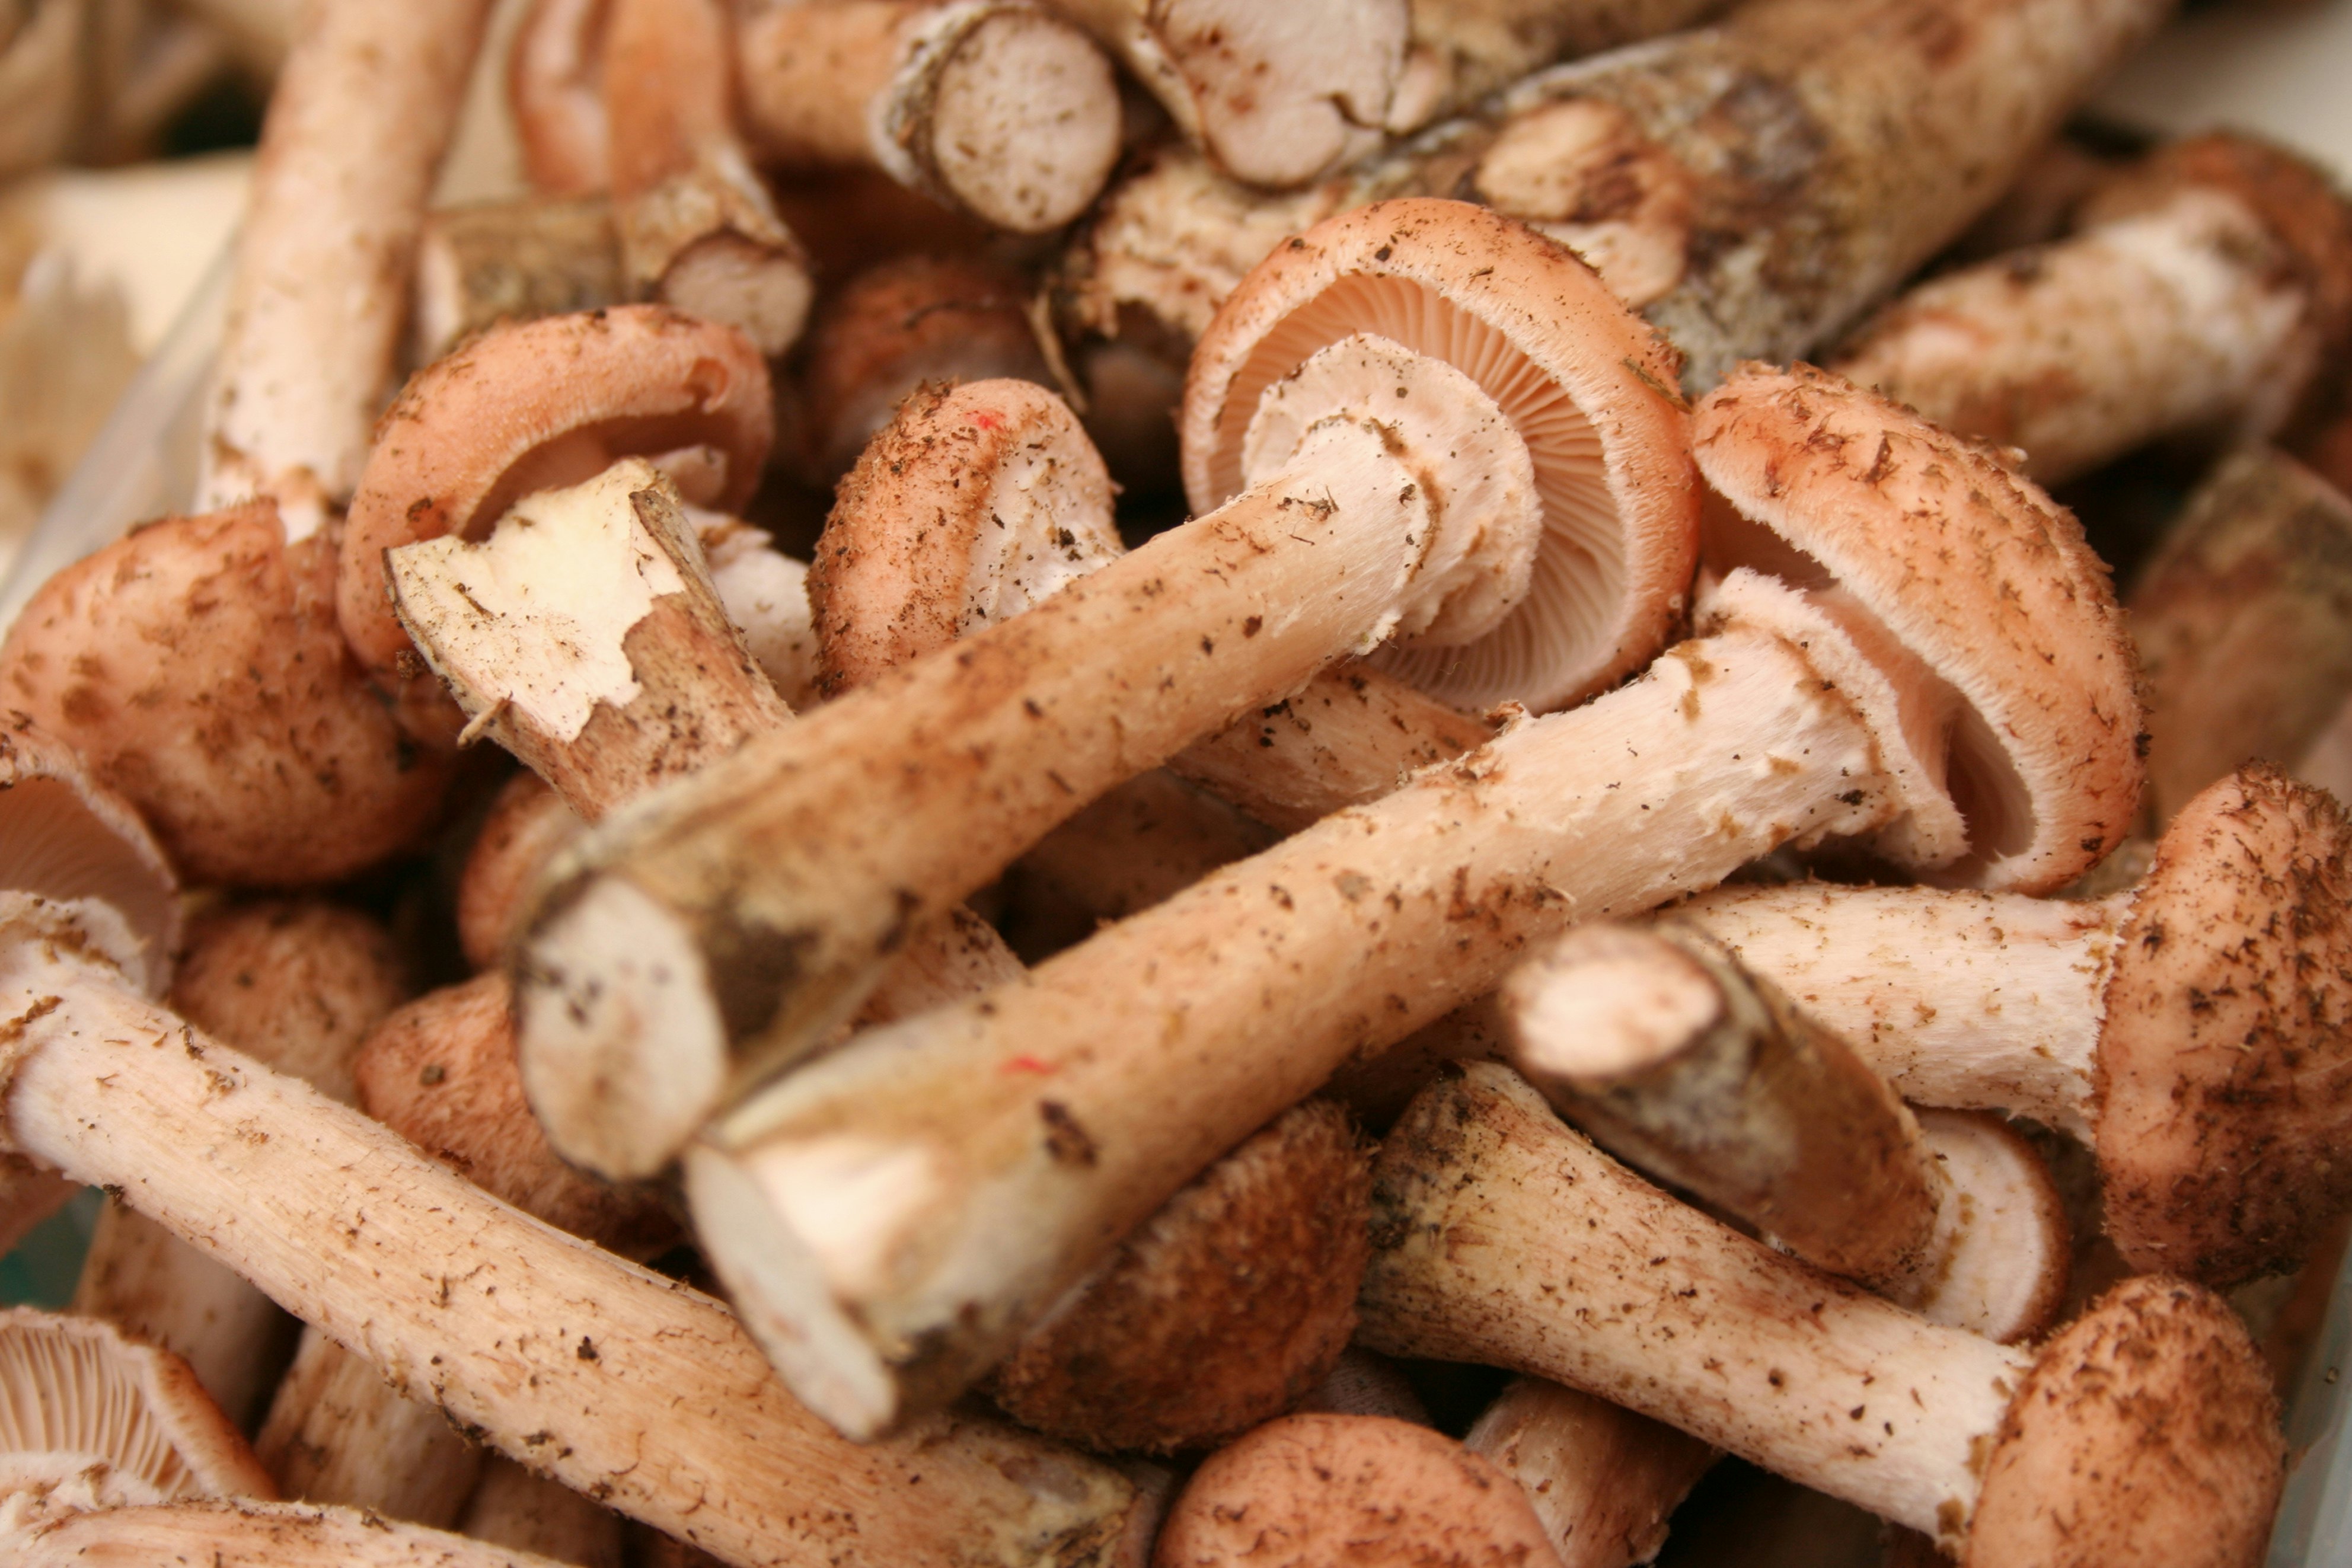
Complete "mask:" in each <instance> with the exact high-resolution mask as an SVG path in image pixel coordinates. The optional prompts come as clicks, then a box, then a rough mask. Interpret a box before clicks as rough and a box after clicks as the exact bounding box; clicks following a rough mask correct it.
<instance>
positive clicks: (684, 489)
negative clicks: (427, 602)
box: [336, 305, 775, 678]
mask: <svg viewBox="0 0 2352 1568" xmlns="http://www.w3.org/2000/svg"><path fill="white" fill-rule="evenodd" d="M774 421H775V413H774V408H773V399H772V392H771V389H770V387H769V383H768V366H767V361H764V360H762V359H761V357H760V351H759V350H758V349H756V348H754V347H753V346H752V345H751V340H750V339H748V338H746V337H744V336H743V335H742V334H741V333H740V332H738V331H737V330H735V329H733V328H731V327H723V326H720V325H719V324H718V323H717V322H713V321H702V320H697V319H694V318H693V317H690V316H682V315H679V314H678V313H677V311H674V310H670V309H667V308H664V307H662V306H659V305H623V306H616V307H614V308H611V309H605V310H589V311H583V312H582V313H580V314H577V315H572V316H547V317H542V318H541V319H538V320H536V321H528V322H524V323H522V324H520V325H519V326H510V327H500V328H497V329H493V330H491V331H488V332H485V333H484V334H482V336H480V337H478V338H477V339H475V340H473V341H472V342H470V343H467V345H465V346H464V347H463V348H461V349H459V350H457V352H455V353H453V354H450V355H448V356H447V357H446V358H444V359H440V360H436V361H434V362H433V363H432V364H430V365H427V366H426V367H425V369H423V370H421V371H418V372H417V373H416V374H415V376H413V377H411V378H410V380H409V382H408V385H407V387H406V388H405V389H404V390H403V391H402V392H401V394H400V396H399V398H398V399H397V400H396V401H395V402H394V403H393V405H392V407H391V408H390V409H389V410H387V411H386V412H385V413H384V416H383V419H382V420H381V421H379V422H378V423H377V425H376V439H375V446H374V448H373V450H372V451H371V452H370V453H369V454H368V461H367V466H366V468H365V469H363V470H362V472H361V475H360V481H359V487H358V489H357V490H356V491H355V492H354V493H353V494H352V507H351V513H350V515H349V517H347V518H346V520H345V522H344V525H343V548H342V570H341V577H340V580H339V581H338V583H337V593H336V605H337V610H338V612H339V613H340V615H341V621H342V628H343V635H344V636H345V637H346V638H348V639H349V640H350V642H351V645H352V652H353V653H356V654H357V655H358V656H359V659H360V662H361V663H362V664H364V665H366V666H367V667H368V668H369V669H370V670H371V671H373V672H375V673H376V674H378V676H379V678H383V677H384V676H386V675H389V674H394V671H395V665H396V663H397V661H398V660H399V656H400V654H401V653H403V652H404V651H406V650H407V649H408V647H409V641H408V633H407V632H404V631H403V630H402V629H401V625H400V622H399V620H398V619H397V618H396V617H394V614H393V612H392V602H391V598H390V591H391V584H390V581H389V580H388V579H387V577H386V575H385V571H384V565H383V552H384V551H385V550H387V549H392V548H394V546H397V545H404V544H412V543H414V542H415V541H416V540H418V539H429V538H440V537H441V536H442V535H444V534H452V533H454V534H457V535H460V536H464V537H474V536H475V535H477V534H478V532H480V531H482V530H486V529H487V528H488V527H489V526H490V525H491V524H493V523H495V522H497V521H498V519H499V517H501V516H503V515H504V514H505V512H506V510H507V508H508V507H510V506H512V505H513V504H514V503H515V502H516V501H518V500H520V499H521V498H522V497H524V496H527V495H530V493H531V492H533V491H535V490H549V489H557V488H561V487H562V486H570V485H576V484H579V483H580V482H582V481H583V480H586V479H592V478H593V477H595V476H597V475H599V474H601V473H603V472H604V470H605V469H606V468H608V467H610V466H611V465H612V464H613V463H614V460H615V459H617V458H621V457H627V456H646V457H656V458H659V457H661V456H662V455H665V454H692V456H691V457H690V458H688V459H687V460H684V461H676V460H673V461H667V462H661V463H657V464H656V466H659V467H662V468H664V469H666V470H667V471H668V472H669V473H670V476H671V477H672V478H673V479H675V480H677V486H678V489H679V491H680V493H681V494H682V495H684V497H686V499H687V500H688V501H691V502H693V503H695V504H696V505H698V506H706V507H718V508H720V509H722V510H730V511H732V510H739V509H740V507H742V505H743V503H744V502H746V501H748V500H750V499H751V492H752V491H753V490H754V489H755V488H757V487H758V485H759V482H760V474H761V468H762V467H763V466H764V465H766V463H767V460H768V444H769V442H770V441H771V440H772V439H773V437H774Z"/></svg>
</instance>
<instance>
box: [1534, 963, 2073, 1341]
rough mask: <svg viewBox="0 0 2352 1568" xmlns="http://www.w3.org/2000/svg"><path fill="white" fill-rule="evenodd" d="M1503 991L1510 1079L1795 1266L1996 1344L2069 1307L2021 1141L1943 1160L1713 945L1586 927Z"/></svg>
mask: <svg viewBox="0 0 2352 1568" xmlns="http://www.w3.org/2000/svg"><path fill="white" fill-rule="evenodd" d="M1500 996H1501V1003H1502V1010H1503V1013H1504V1016H1505V1017H1506V1018H1507V1019H1508V1021H1509V1027H1510V1032H1511V1038H1512V1050H1511V1061H1512V1064H1513V1065H1514V1066H1516V1067H1517V1069H1518V1070H1519V1071H1520V1072H1521V1073H1522V1074H1523V1075H1524V1076H1526V1078H1527V1079H1528V1082H1531V1083H1533V1084H1534V1085H1535V1086H1536V1087H1537V1088H1538V1090H1540V1091H1541V1092H1543V1094H1544V1096H1545V1098H1547V1099H1548V1100H1549V1101H1550V1102H1551V1103H1552V1105H1553V1106H1554V1107H1555V1108H1556V1109H1557V1110H1559V1112H1560V1113H1561V1114H1563V1115H1565V1116H1567V1117H1568V1118H1569V1119H1570V1121H1572V1122H1575V1123H1576V1124H1579V1125H1580V1126H1581V1127H1583V1128H1584V1129H1585V1130H1586V1131H1587V1132H1588V1133H1589V1134H1591V1135H1592V1136H1593V1137H1594V1138H1596V1139H1598V1140H1599V1141H1600V1142H1601V1144H1602V1145H1605V1146H1607V1147H1608V1148H1609V1149H1610V1150H1611V1151H1612V1153H1614V1154H1616V1155H1618V1156H1619V1157H1620V1158H1622V1159H1624V1160H1626V1161H1627V1162H1628V1163H1630V1164H1632V1165H1633V1166H1637V1167H1638V1168H1640V1169H1642V1170H1643V1171H1645V1172H1647V1173H1648V1174H1650V1175H1651V1176H1654V1177H1656V1178H1657V1179H1659V1180H1661V1181H1663V1182H1665V1183H1667V1184H1668V1185H1670V1186H1677V1187H1681V1188H1684V1189H1685V1190H1687V1191H1690V1192H1692V1193H1695V1194H1696V1195H1697V1196H1698V1197H1700V1198H1702V1199H1704V1200H1705V1201H1706V1202H1707V1203H1709V1204H1711V1205H1713V1206H1714V1207H1715V1208H1716V1210H1717V1211H1718V1212H1720V1213H1723V1214H1725V1215H1727V1216H1729V1217H1731V1218H1735V1219H1738V1220H1740V1221H1743V1222H1745V1223H1747V1224H1749V1225H1752V1226H1754V1227H1756V1228H1757V1229H1758V1230H1759V1231H1760V1232H1761V1233H1762V1234H1763V1235H1764V1237H1765V1238H1766V1239H1768V1240H1769V1241H1771V1242H1772V1243H1773V1244H1774V1245H1776V1246H1778V1247H1780V1249H1783V1250H1784V1251H1787V1252H1789V1253H1790V1254H1791V1255H1792V1256H1795V1257H1797V1258H1801V1259H1802V1260H1805V1261H1806V1262H1808V1263H1811V1264H1812V1265H1814V1266H1815V1267H1816V1268H1820V1269H1823V1270H1828V1271H1829V1272H1831V1273H1832V1274H1842V1275H1843V1276H1845V1277H1846V1278H1847V1279H1850V1280H1854V1281H1860V1282H1861V1283H1863V1284H1864V1285H1867V1286H1869V1287H1870V1288H1871V1289H1872V1290H1874V1291H1878V1292H1879V1293H1880V1294H1881V1295H1884V1296H1886V1297H1888V1298H1889V1299H1890V1300H1893V1301H1897V1302H1899V1303H1901V1304H1902V1305H1904V1306H1906V1307H1909V1308H1911V1309H1912V1310H1913V1311H1915V1312H1919V1313H1920V1314H1921V1315H1923V1316H1925V1317H1926V1318H1927V1319H1928V1321H1930V1322H1942V1323H1950V1324H1953V1325H1954V1326H1956V1327H1960V1328H1965V1329H1969V1330H1970V1331H1972V1332H1974V1333H1981V1334H1983V1335H1985V1337H1987V1338H1988V1339H1993V1340H1998V1341H2000V1342H2001V1343H2011V1342H2013V1341H2017V1340H2021V1339H2027V1338H2031V1337H2032V1335H2033V1334H2035V1333H2039V1332H2040V1331H2041V1330H2042V1328H2043V1327H2045V1326H2046V1325H2047V1322H2048V1320H2049V1318H2050V1315H2051V1313H2052V1312H2054V1311H2055V1310H2056V1309H2057V1307H2058V1306H2059V1304H2060V1302H2061V1300H2062V1299H2063V1295H2064V1292H2065V1287H2066V1269H2067V1263H2068V1261H2069V1246H2068V1240H2069V1239H2068V1236H2067V1233H2066V1225H2065V1220H2064V1216H2063V1212H2062V1211H2061V1209H2060V1207H2059V1203H2058V1194H2057V1190H2056V1188H2055V1187H2054V1186H2052V1185H2051V1181H2050V1177H2049V1175H2048V1173H2047V1172H2046V1171H2043V1170H2042V1168H2041V1165H2040V1162H2039V1160H2038V1159H2037V1158H2036V1157H2035V1156H2034V1155H2033V1154H2032V1150H2031V1149H2030V1148H2028V1147H2027V1146H2026V1145H2025V1144H2024V1143H2023V1141H2022V1140H2020V1139H2013V1138H2011V1139H2006V1140H2004V1139H2002V1138H2000V1135H1999V1134H1995V1133H1992V1132H1990V1131H1985V1132H1982V1133H1980V1134H1979V1135H1978V1136H1977V1137H1976V1138H1974V1139H1970V1140H1969V1142H1968V1143H1967V1145H1966V1147H1965V1148H1964V1149H1961V1150H1956V1151H1953V1153H1952V1154H1949V1155H1948V1154H1947V1152H1946V1150H1945V1149H1944V1147H1943V1146H1942V1145H1943V1144H1944V1142H1945V1141H1946V1140H1945V1139H1942V1138H1938V1137H1937V1136H1936V1135H1935V1134H1934V1133H1932V1132H1931V1131H1930V1130H1929V1129H1928V1127H1927V1126H1926V1125H1923V1124H1922V1122H1921V1121H1920V1119H1918V1118H1916V1117H1915V1116H1913V1114H1912V1113H1911V1112H1910V1111H1909V1109H1908V1108H1906V1106H1905V1105H1904V1103H1903V1102H1902V1101H1901V1100H1900V1099H1899V1098H1897V1097H1896V1095H1895V1092H1894V1090H1893V1089H1892V1088H1891V1087H1890V1086H1889V1085H1888V1083H1887V1082H1886V1080H1885V1079H1884V1078H1882V1077H1880V1076H1879V1075H1878V1074H1877V1073H1876V1072H1874V1071H1872V1070H1871V1068H1870V1067H1869V1065H1868V1064H1867V1063H1865V1062H1864V1061H1863V1060H1862V1059H1861V1058H1860V1057H1859V1056H1857V1055H1856V1054H1855V1052H1854V1051H1853V1048H1852V1047H1850V1046H1848V1045H1847V1044H1846V1043H1845V1042H1844V1041H1843V1040H1840V1039H1839V1038H1838V1037H1837V1036H1836V1035H1835V1034H1834V1033H1832V1031H1830V1030H1826V1029H1824V1028H1823V1027H1822V1026H1821V1025H1820V1024H1819V1023H1816V1022H1814V1021H1813V1020H1812V1019H1811V1018H1809V1017H1807V1016H1806V1015H1805V1014H1803V1013H1801V1011H1800V1010H1799V1009H1797V1008H1796V1007H1795V1005H1794V1004H1792V1003H1791V1002H1790V1000H1789V998H1787V997H1786V996H1785V995H1784V994H1782V993H1781V992H1780V990H1779V989H1778V988H1776V987H1774V986H1772V985H1770V984H1769V982H1765V981H1761V980H1759V979H1757V978H1756V977H1753V976H1752V975H1750V974H1748V972H1747V971H1746V970H1745V969H1743V968H1742V967H1740V965H1739V963H1738V960H1737V959H1736V958H1734V957H1733V956H1732V955H1731V954H1730V953H1729V951H1728V950H1727V949H1726V948H1725V947H1724V946H1722V945H1721V944H1719V943H1717V941H1715V940H1714V939H1713V938H1711V937H1709V936H1706V934H1705V933H1704V932H1702V931H1700V930H1698V929H1696V928H1695V927H1691V926H1687V925H1681V924H1679V923H1677V922H1675V921H1672V920H1668V921H1665V922H1663V923H1661V924H1659V925H1654V926H1650V927H1647V928H1640V927H1629V926H1619V925H1608V924H1594V925H1582V926H1579V927H1577V928H1576V929H1575V930H1572V931H1570V932H1569V933H1568V934H1567V935H1566V936H1562V937H1560V938H1559V940H1557V941H1555V942H1552V943H1550V944H1548V945H1547V946H1544V947H1543V948H1541V949H1540V950H1538V953H1537V954H1536V955H1535V956H1534V957H1532V958H1530V959H1529V960H1528V962H1527V963H1525V964H1523V965H1521V966H1520V967H1518V968H1517V969H1516V970H1514V971H1513V972H1512V974H1511V977H1510V978H1509V979H1508V980H1507V981H1506V982H1505V983H1504V985H1503V988H1502V990H1501V994H1500ZM1953 1132H1954V1133H1955V1134H1960V1135H1965V1134H1963V1133H1962V1130H1961V1129H1958V1128H1955V1129H1953ZM2002 1155H2006V1156H2007V1158H2006V1159H2005V1160H2004V1159H2002V1158H2001V1156H2002ZM1988 1156H1990V1157H1988Z"/></svg>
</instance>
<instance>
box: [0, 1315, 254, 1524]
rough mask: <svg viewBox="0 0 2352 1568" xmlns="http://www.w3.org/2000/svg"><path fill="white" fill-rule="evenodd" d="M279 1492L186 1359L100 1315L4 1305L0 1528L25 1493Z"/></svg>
mask: <svg viewBox="0 0 2352 1568" xmlns="http://www.w3.org/2000/svg"><path fill="white" fill-rule="evenodd" d="M277 1495H278V1489H277V1487H276V1486H275V1485H274V1484H273V1483H272V1482H271V1481H270V1479H269V1473H268V1471H267V1470H265V1469H262V1468H261V1463H260V1461H259V1460H257V1459H256V1458H254V1457H253V1450H252V1449H251V1448H247V1446H246V1441H245V1438H244V1437H243V1436H242V1435H240V1434H239V1433H238V1431H237V1429H236V1427H235V1426H233V1425H232V1424H231V1423H230V1421H229V1419H228V1417H227V1416H224V1415H222V1414H221V1411H220V1406H217V1405H215V1404H214V1403H213V1400H212V1396H210V1395H208V1394H206V1393H205V1391H204V1386H203V1385H201V1384H199V1383H198V1382H197V1381H196V1375H195V1374H194V1373H193V1372H191V1371H190V1370H188V1364H187V1363H186V1362H184V1361H182V1360H181V1359H180V1358H179V1357H178V1356H176V1355H173V1354H172V1353H171V1352H170V1351H167V1350H159V1349H157V1348H156V1347H155V1346H153V1345H147V1344H141V1343H136V1342H135V1341H132V1340H128V1339H125V1338H124V1337H123V1336H122V1335H121V1333H119V1332H118V1331H117V1330H116V1329H115V1328H114V1326H113V1325H112V1324H110V1323H106V1322H100V1320H98V1319H96V1318H77V1317H67V1316H65V1315H63V1314H61V1313H58V1312H37V1311H36V1310H34V1309H32V1308H30V1307H18V1308H15V1309H13V1310H10V1311H7V1312H0V1531H5V1528H6V1526H7V1525H8V1524H9V1523H10V1522H11V1520H10V1516H11V1514H12V1513H14V1512H16V1511H18V1510H19V1509H22V1508H24V1507H26V1506H27V1505H30V1506H33V1507H37V1508H44V1509H46V1510H47V1511H56V1510H58V1509H60V1508H70V1509H81V1508H100V1507H111V1506H113V1505H115V1504H119V1503H157V1502H168V1501H170V1500H173V1499H174V1498H216V1497H259V1498H272V1497H276V1496H277Z"/></svg>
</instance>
